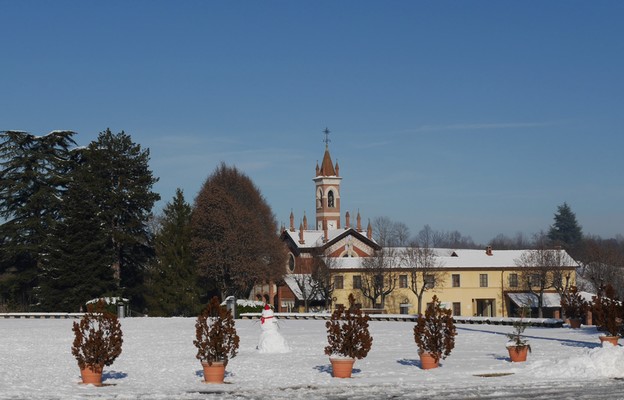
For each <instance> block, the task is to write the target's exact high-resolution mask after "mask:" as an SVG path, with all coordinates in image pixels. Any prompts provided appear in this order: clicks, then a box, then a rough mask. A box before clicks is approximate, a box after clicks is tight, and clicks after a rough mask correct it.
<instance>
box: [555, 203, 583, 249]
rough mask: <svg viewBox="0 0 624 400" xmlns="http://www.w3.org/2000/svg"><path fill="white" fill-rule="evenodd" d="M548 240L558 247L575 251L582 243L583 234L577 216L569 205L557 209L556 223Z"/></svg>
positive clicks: (565, 204) (564, 204)
mask: <svg viewBox="0 0 624 400" xmlns="http://www.w3.org/2000/svg"><path fill="white" fill-rule="evenodd" d="M548 238H549V239H550V240H551V241H552V242H553V243H554V244H557V245H562V246H564V247H565V249H566V250H572V251H573V250H574V249H576V248H577V246H578V245H579V244H580V243H581V239H582V238H583V233H582V230H581V227H580V226H579V224H578V222H577V221H576V214H574V213H573V212H572V209H571V208H570V206H569V205H568V204H567V203H563V204H562V205H560V206H558V207H557V212H556V213H555V222H554V224H553V225H552V226H551V227H550V230H549V231H548Z"/></svg>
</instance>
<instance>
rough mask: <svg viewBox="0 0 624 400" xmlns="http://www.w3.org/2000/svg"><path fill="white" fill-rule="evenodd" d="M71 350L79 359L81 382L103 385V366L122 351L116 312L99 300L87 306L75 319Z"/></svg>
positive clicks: (108, 364)
mask: <svg viewBox="0 0 624 400" xmlns="http://www.w3.org/2000/svg"><path fill="white" fill-rule="evenodd" d="M72 330H73V331H74V343H73V345H72V354H73V355H74V357H76V361H78V367H79V368H80V375H81V376H82V382H83V383H84V384H93V385H95V386H101V385H102V370H103V369H104V366H110V365H112V364H113V361H115V359H116V358H117V357H119V355H120V354H121V345H122V343H123V339H122V336H123V333H122V331H121V324H120V323H119V320H118V319H117V316H116V315H115V314H113V313H111V312H109V311H107V310H106V304H105V303H104V302H103V301H98V302H97V303H94V304H89V305H88V306H87V312H86V313H85V315H84V316H83V317H82V318H81V319H80V322H74V324H73V327H72Z"/></svg>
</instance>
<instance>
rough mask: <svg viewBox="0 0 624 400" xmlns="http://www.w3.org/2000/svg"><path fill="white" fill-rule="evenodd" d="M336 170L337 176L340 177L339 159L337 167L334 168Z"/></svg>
mask: <svg viewBox="0 0 624 400" xmlns="http://www.w3.org/2000/svg"><path fill="white" fill-rule="evenodd" d="M334 169H335V170H336V176H340V167H339V166H338V159H336V166H335V167H334Z"/></svg>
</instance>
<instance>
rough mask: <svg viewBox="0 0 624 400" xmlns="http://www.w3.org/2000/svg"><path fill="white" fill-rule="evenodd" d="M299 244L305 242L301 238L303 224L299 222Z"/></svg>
mask: <svg viewBox="0 0 624 400" xmlns="http://www.w3.org/2000/svg"><path fill="white" fill-rule="evenodd" d="M299 244H305V240H304V239H303V224H299Z"/></svg>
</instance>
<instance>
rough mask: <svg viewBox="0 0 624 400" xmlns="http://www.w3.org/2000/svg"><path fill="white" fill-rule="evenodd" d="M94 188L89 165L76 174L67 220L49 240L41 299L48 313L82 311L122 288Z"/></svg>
mask: <svg viewBox="0 0 624 400" xmlns="http://www.w3.org/2000/svg"><path fill="white" fill-rule="evenodd" d="M93 183H94V182H93V180H92V178H91V175H90V171H89V170H88V168H86V167H85V166H79V167H77V168H76V169H75V171H74V172H73V173H72V180H71V182H70V184H69V186H68V190H67V193H66V194H65V196H64V197H63V206H62V208H61V215H62V217H63V218H62V220H61V221H60V222H59V223H57V224H56V227H55V229H53V230H52V232H51V233H52V234H51V235H49V240H48V246H47V247H48V248H49V249H50V252H49V254H47V255H46V256H45V257H43V261H42V267H41V273H40V285H39V289H38V291H37V298H38V300H39V308H40V309H41V310H43V311H66V312H77V311H79V310H80V308H81V306H83V305H84V304H85V303H86V302H87V301H88V300H91V299H94V298H97V297H102V296H106V295H111V294H113V293H114V292H115V290H116V289H117V284H116V282H115V279H114V277H113V269H112V262H113V259H112V251H111V241H110V240H109V239H108V237H107V236H106V232H105V231H104V229H103V225H102V223H101V221H99V220H98V219H97V217H96V216H97V215H98V212H99V202H98V199H97V198H95V197H94V196H93V192H94V190H93Z"/></svg>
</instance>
